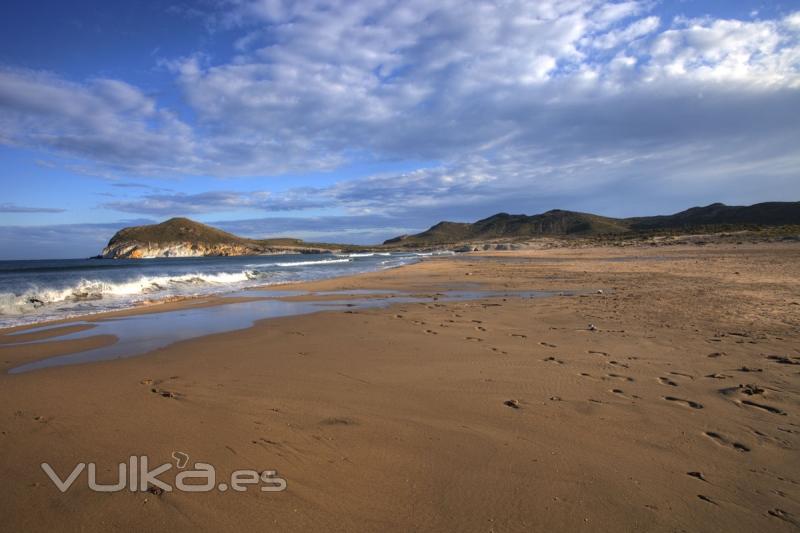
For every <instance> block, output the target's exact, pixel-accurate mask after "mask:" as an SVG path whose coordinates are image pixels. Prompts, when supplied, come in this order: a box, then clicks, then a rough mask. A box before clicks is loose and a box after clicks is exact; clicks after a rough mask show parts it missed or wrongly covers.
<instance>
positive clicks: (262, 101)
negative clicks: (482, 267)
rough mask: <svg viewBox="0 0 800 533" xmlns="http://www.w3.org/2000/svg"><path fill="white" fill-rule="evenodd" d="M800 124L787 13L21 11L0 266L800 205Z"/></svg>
mask: <svg viewBox="0 0 800 533" xmlns="http://www.w3.org/2000/svg"><path fill="white" fill-rule="evenodd" d="M45 14H46V16H44V15H45ZM798 116H800V2H795V1H792V2H763V1H761V2H759V1H752V2H751V1H718V0H714V1H712V0H705V1H703V0H685V1H677V2H659V1H653V0H614V1H603V0H561V1H556V0H536V1H534V0H529V1H526V0H511V1H503V2H500V1H497V2H492V1H488V0H474V1H463V0H460V1H455V0H443V1H440V2H429V1H421V0H407V1H391V0H369V1H366V0H349V1H346V0H341V1H322V0H301V1H296V2H288V1H282V0H203V1H195V2H185V3H181V2H176V3H174V4H171V5H170V4H167V3H164V2H147V1H143V2H127V3H122V2H100V1H97V2H45V1H27V2H6V3H5V4H4V8H3V16H2V17H0V185H2V191H3V192H2V196H0V259H12V258H43V257H80V256H87V255H92V254H95V253H97V252H98V251H99V249H100V248H101V247H102V245H103V244H104V242H105V241H107V240H108V238H109V237H110V236H111V235H112V234H113V233H114V231H116V230H117V229H119V228H121V227H123V226H125V225H129V224H138V223H148V222H155V221H160V220H163V219H165V218H168V217H171V216H189V217H192V218H195V219H197V220H200V221H203V222H207V223H213V224H215V225H217V226H219V227H222V228H224V229H227V230H230V231H234V232H237V233H241V234H244V235H249V236H254V237H263V236H277V235H291V236H297V237H301V238H306V239H313V240H328V241H340V242H342V241H346V242H358V243H371V242H380V241H382V240H383V239H385V238H388V237H392V236H394V235H397V234H400V233H407V232H412V231H417V230H421V229H424V228H426V227H428V226H430V225H432V224H433V223H436V222H438V221H439V220H442V219H448V220H463V221H467V220H475V219H478V218H482V217H485V216H488V215H490V214H493V213H495V212H498V211H508V212H516V213H529V214H532V213H536V212H541V211H545V210H548V209H552V208H563V209H576V210H584V211H591V212H596V213H600V214H605V215H609V216H634V215H643V214H655V213H669V212H674V211H678V210H682V209H684V208H686V207H690V206H692V205H702V204H707V203H711V202H715V201H723V202H726V203H731V204H750V203H755V202H759V201H766V200H798V199H800V175H799V173H800V150H798V145H797V139H800V126H798V123H800V121H798V120H797V117H798Z"/></svg>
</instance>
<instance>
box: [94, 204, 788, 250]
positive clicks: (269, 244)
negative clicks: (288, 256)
mask: <svg viewBox="0 0 800 533" xmlns="http://www.w3.org/2000/svg"><path fill="white" fill-rule="evenodd" d="M793 225H798V226H800V202H763V203H759V204H754V205H750V206H727V205H725V204H721V203H713V204H709V205H706V206H699V207H692V208H689V209H686V210H684V211H680V212H678V213H674V214H672V215H656V216H649V217H629V218H612V217H605V216H601V215H595V214H592V213H583V212H579V211H567V210H563V209H551V210H549V211H546V212H544V213H540V214H536V215H522V214H516V215H515V214H509V213H505V212H501V213H496V214H494V215H491V216H488V217H486V218H483V219H480V220H478V221H476V222H471V223H470V222H450V221H441V222H439V223H437V224H434V225H433V226H431V227H430V228H428V229H427V230H425V231H423V232H421V233H417V234H413V235H401V236H399V237H394V238H392V239H388V240H386V241H384V243H383V244H382V245H375V246H358V245H344V244H327V243H308V242H305V241H302V240H300V239H293V238H273V239H249V238H244V237H239V236H237V235H234V234H232V233H228V232H226V231H223V230H220V229H218V228H214V227H212V226H208V225H206V224H202V223H200V222H196V221H194V220H191V219H188V218H183V217H176V218H171V219H168V220H165V221H164V222H161V223H159V224H149V225H144V226H132V227H128V228H123V229H121V230H119V231H118V232H117V233H116V234H114V236H113V237H112V238H111V240H109V242H108V245H107V246H106V247H105V248H104V249H103V251H102V253H101V254H100V255H99V256H98V257H103V258H133V259H137V258H153V257H198V256H228V255H268V254H283V253H336V252H347V251H370V250H376V249H380V250H387V249H388V250H391V249H404V248H405V249H408V248H431V247H437V246H438V247H441V246H451V245H458V244H460V243H465V242H470V241H472V242H480V241H483V242H492V241H495V242H496V241H502V240H506V241H509V240H511V241H513V240H515V239H524V238H528V239H535V238H539V237H541V238H544V237H551V238H563V239H570V238H591V237H609V236H610V237H612V238H628V237H633V236H637V235H647V234H649V233H654V232H665V231H666V232H676V233H689V232H691V231H693V230H698V229H705V230H708V229H715V228H716V229H731V228H740V227H761V226H793Z"/></svg>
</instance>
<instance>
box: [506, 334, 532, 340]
mask: <svg viewBox="0 0 800 533" xmlns="http://www.w3.org/2000/svg"><path fill="white" fill-rule="evenodd" d="M509 337H518V338H520V339H527V338H528V336H527V335H523V334H522V333H509Z"/></svg>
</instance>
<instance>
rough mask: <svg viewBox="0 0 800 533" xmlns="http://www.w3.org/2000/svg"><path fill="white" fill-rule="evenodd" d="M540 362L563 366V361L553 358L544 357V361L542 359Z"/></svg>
mask: <svg viewBox="0 0 800 533" xmlns="http://www.w3.org/2000/svg"><path fill="white" fill-rule="evenodd" d="M542 361H545V362H548V363H557V364H559V365H563V364H564V361H562V360H561V359H556V358H555V357H545V358H544V359H542Z"/></svg>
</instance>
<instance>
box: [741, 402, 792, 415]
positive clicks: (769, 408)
mask: <svg viewBox="0 0 800 533" xmlns="http://www.w3.org/2000/svg"><path fill="white" fill-rule="evenodd" d="M739 403H741V404H744V405H749V406H750V407H755V408H757V409H763V410H764V411H768V412H770V413H773V414H776V415H782V416H786V411H784V410H782V409H778V408H777V407H773V406H772V405H767V404H764V403H757V402H754V401H752V400H741V401H740V402H739Z"/></svg>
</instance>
